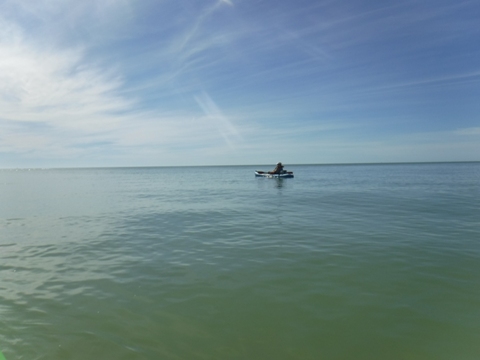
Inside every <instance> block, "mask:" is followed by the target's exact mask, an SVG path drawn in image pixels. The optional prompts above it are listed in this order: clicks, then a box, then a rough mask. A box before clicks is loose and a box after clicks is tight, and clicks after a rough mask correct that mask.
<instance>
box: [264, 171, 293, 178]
mask: <svg viewBox="0 0 480 360" xmlns="http://www.w3.org/2000/svg"><path fill="white" fill-rule="evenodd" d="M255 176H262V177H266V178H277V179H278V178H280V179H285V178H293V172H292V171H285V170H284V171H282V172H281V173H280V174H269V173H268V171H260V170H255Z"/></svg>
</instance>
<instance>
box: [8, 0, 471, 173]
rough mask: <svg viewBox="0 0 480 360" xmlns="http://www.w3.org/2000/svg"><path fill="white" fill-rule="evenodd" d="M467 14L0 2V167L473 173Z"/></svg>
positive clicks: (432, 1)
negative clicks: (399, 165)
mask: <svg viewBox="0 0 480 360" xmlns="http://www.w3.org/2000/svg"><path fill="white" fill-rule="evenodd" d="M478 24H480V3H479V2H478V0H472V1H471V0H423V1H408V0H406V1H398V0H397V1H390V0H384V1H378V0H375V1H371V0H336V1H332V0H323V1H322V0H317V1H305V0H297V1H284V0H277V1H273V0H255V1H253V0H212V1H210V0H176V1H168V0H167V1H158V0H142V1H140V0H103V1H102V0H82V1H78V0H0V167H1V168H16V167H20V168H22V167H65V166H66V167H76V166H171V165H240V164H272V165H273V164H274V163H276V162H277V161H282V162H283V163H285V164H294V163H295V164H298V163H364V162H409V161H478V160H480V155H479V154H480V115H479V114H480V100H479V99H480V26H479V25H478Z"/></svg>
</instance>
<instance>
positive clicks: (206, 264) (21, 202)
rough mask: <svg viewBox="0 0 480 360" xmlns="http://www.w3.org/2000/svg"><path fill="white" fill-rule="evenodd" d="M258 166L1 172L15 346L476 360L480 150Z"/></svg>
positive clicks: (26, 351) (9, 351)
mask: <svg viewBox="0 0 480 360" xmlns="http://www.w3.org/2000/svg"><path fill="white" fill-rule="evenodd" d="M254 169H255V168H251V167H224V168H147V169H134V168H133V169H77V170H35V171H11V170H4V171H0V204H2V205H1V207H0V324H1V327H0V349H1V350H2V351H3V353H4V354H5V356H6V357H7V358H8V360H14V359H28V360H32V359H48V360H51V359H53V360H57V359H58V360H60V359H62V360H64V359H106V360H108V359H422V360H423V359H478V358H480V341H479V339H480V277H479V274H480V261H479V260H480V208H479V203H480V202H479V200H480V164H478V163H470V164H423V165H419V164H410V165H409V164H405V165H377V166H373V165H359V166H291V167H288V169H289V170H293V171H294V172H295V176H296V177H295V178H294V179H285V180H275V179H256V178H254V176H253V170H254ZM260 169H261V168H260ZM192 174H193V175H192Z"/></svg>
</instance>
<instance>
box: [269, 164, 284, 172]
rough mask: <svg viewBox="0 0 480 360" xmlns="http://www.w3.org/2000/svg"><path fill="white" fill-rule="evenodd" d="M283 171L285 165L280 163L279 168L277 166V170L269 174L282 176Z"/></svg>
mask: <svg viewBox="0 0 480 360" xmlns="http://www.w3.org/2000/svg"><path fill="white" fill-rule="evenodd" d="M282 171H283V165H282V163H281V162H279V163H278V164H277V166H275V169H273V171H269V172H268V173H269V174H281V173H282Z"/></svg>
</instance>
